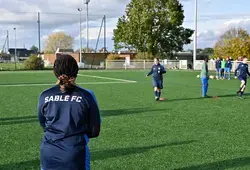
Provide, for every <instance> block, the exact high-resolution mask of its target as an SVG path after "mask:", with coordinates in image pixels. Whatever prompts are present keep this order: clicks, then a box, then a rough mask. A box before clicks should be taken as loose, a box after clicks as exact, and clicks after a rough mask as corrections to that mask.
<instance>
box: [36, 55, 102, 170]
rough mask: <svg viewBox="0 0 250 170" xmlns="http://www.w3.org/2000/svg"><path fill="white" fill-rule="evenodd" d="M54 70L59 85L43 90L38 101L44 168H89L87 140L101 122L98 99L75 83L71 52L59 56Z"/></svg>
mask: <svg viewBox="0 0 250 170" xmlns="http://www.w3.org/2000/svg"><path fill="white" fill-rule="evenodd" d="M54 74H55V76H56V78H57V79H58V83H57V85H55V86H54V87H52V88H50V89H48V90H45V91H44V92H42V93H41V95H40V98H39V104H38V117H39V121H40V125H41V126H42V128H43V130H44V136H43V139H42V142H41V145H40V162H41V169H42V170H89V169H90V153H89V149H88V142H89V139H90V138H95V137H97V136H99V133H100V125H101V118H100V112H99V108H98V104H97V100H96V98H95V95H94V93H93V92H92V91H89V90H86V89H83V88H81V87H79V86H77V85H76V84H75V80H76V78H77V74H78V65H77V62H76V60H75V59H74V58H73V57H72V56H70V55H59V56H57V58H56V60H55V63H54Z"/></svg>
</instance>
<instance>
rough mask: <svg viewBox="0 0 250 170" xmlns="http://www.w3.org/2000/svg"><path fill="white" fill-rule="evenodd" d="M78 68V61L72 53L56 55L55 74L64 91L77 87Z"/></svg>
mask: <svg viewBox="0 0 250 170" xmlns="http://www.w3.org/2000/svg"><path fill="white" fill-rule="evenodd" d="M78 70H79V68H78V65H77V62H76V60H75V59H74V58H73V57H72V56H71V55H65V54H60V55H58V56H57V57H56V60H55V63H54V74H55V76H56V77H57V79H58V81H57V84H58V85H60V89H61V91H62V92H66V91H69V90H70V89H73V88H75V80H76V77H77V74H78Z"/></svg>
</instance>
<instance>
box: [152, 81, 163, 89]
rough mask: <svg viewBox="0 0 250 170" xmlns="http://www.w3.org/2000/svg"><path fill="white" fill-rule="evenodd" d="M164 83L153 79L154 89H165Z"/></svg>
mask: <svg viewBox="0 0 250 170" xmlns="http://www.w3.org/2000/svg"><path fill="white" fill-rule="evenodd" d="M162 82H163V81H162V80H156V79H153V87H157V88H158V89H163V83H162Z"/></svg>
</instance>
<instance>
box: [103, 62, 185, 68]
mask: <svg viewBox="0 0 250 170" xmlns="http://www.w3.org/2000/svg"><path fill="white" fill-rule="evenodd" d="M160 63H161V64H162V65H163V66H164V67H165V68H166V69H187V61H186V60H162V61H160ZM153 64H154V61H152V60H151V61H148V60H131V61H126V60H114V61H110V60H107V61H106V70H116V69H124V70H140V69H141V70H146V69H150V68H152V65H153Z"/></svg>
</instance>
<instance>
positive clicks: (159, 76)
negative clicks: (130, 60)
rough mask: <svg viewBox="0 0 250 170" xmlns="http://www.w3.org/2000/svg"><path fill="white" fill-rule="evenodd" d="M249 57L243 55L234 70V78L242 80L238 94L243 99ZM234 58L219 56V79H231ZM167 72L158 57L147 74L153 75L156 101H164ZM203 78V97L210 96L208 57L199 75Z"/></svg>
mask: <svg viewBox="0 0 250 170" xmlns="http://www.w3.org/2000/svg"><path fill="white" fill-rule="evenodd" d="M247 62H248V59H247V58H246V57H243V58H242V59H240V60H238V66H237V68H236V70H235V71H234V78H235V79H238V80H240V83H241V84H240V88H239V90H238V91H237V95H238V97H239V98H240V99H243V95H244V92H245V89H246V84H247V76H250V73H249V70H248V64H247ZM232 66H233V60H232V58H231V57H228V58H226V59H220V58H217V59H216V61H215V68H216V79H217V80H225V79H227V80H230V79H231V72H232ZM165 73H166V69H165V68H164V66H162V65H161V64H160V62H159V59H158V58H155V59H154V64H153V66H152V69H151V70H150V72H149V73H148V74H147V75H146V77H148V76H150V75H153V88H154V95H155V100H156V101H162V100H164V98H161V90H162V89H163V74H165ZM198 77H199V78H200V79H201V84H202V97H203V98H209V97H210V96H208V95H207V92H208V86H209V84H208V81H209V79H210V78H213V77H211V76H209V74H208V59H204V63H203V65H202V69H201V73H200V75H199V76H198Z"/></svg>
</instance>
